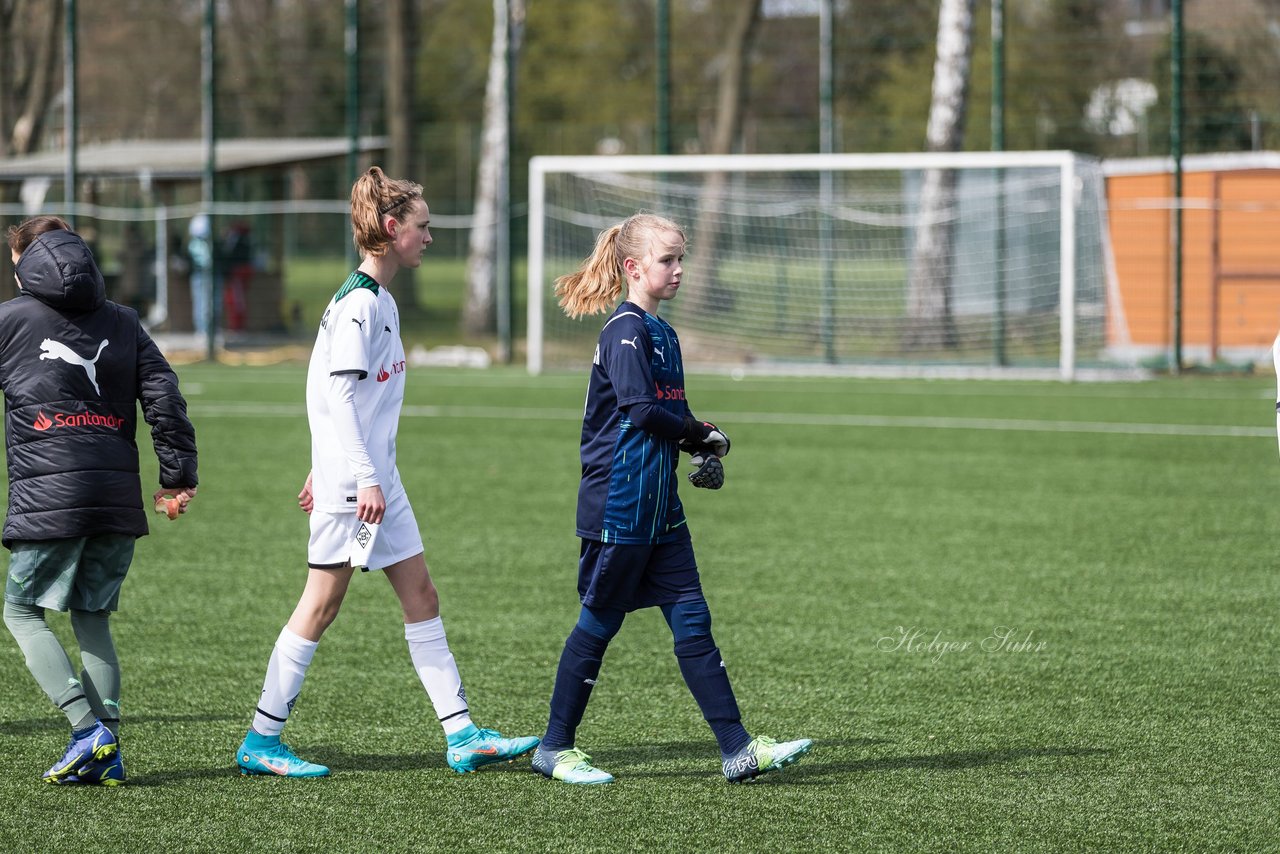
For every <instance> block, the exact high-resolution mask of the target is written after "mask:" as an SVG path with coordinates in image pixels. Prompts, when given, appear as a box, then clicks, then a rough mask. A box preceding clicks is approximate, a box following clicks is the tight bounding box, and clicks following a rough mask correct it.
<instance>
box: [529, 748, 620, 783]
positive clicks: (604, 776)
mask: <svg viewBox="0 0 1280 854" xmlns="http://www.w3.org/2000/svg"><path fill="white" fill-rule="evenodd" d="M533 770H534V771H537V772H538V773H539V774H541V775H542V776H544V777H550V778H551V779H552V780H563V781H564V782H566V783H577V784H578V785H583V786H594V785H599V784H600V783H612V782H613V775H612V774H610V773H609V772H608V771H601V770H600V769H599V768H597V767H595V766H594V765H592V764H591V757H590V756H588V755H587V754H585V753H583V752H582V751H581V750H579V749H578V748H576V747H571V748H569V749H568V750H561V751H559V752H552V751H550V750H539V751H538V752H537V753H535V754H533Z"/></svg>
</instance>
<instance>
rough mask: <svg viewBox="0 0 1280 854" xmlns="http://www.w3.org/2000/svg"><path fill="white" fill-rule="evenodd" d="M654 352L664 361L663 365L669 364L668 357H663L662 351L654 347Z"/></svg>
mask: <svg viewBox="0 0 1280 854" xmlns="http://www.w3.org/2000/svg"><path fill="white" fill-rule="evenodd" d="M653 352H655V353H657V354H658V358H659V359H661V360H662V364H664V365H665V364H666V363H667V357H666V356H664V355H662V351H661V350H659V349H658V348H657V347H654V348H653Z"/></svg>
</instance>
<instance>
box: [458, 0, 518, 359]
mask: <svg viewBox="0 0 1280 854" xmlns="http://www.w3.org/2000/svg"><path fill="white" fill-rule="evenodd" d="M524 18H525V0H493V38H492V40H491V42H490V48H489V76H488V81H487V83H486V85H485V90H484V127H483V130H482V132H481V139H480V165H479V168H478V170H477V174H476V196H475V199H476V200H475V207H474V209H473V210H472V224H471V239H470V254H469V255H468V256H467V296H466V302H465V303H464V305H463V307H462V328H463V331H464V332H466V333H467V334H469V335H480V334H484V333H486V332H491V331H492V330H493V328H494V322H495V307H496V301H495V298H496V290H497V286H496V282H497V263H496V259H497V250H498V217H499V216H503V215H505V212H503V211H500V210H499V209H498V195H499V191H500V189H501V187H500V182H501V180H502V177H503V170H504V168H507V169H509V168H510V164H508V163H507V162H506V159H507V151H508V146H509V140H510V138H511V137H510V134H511V128H510V116H509V115H508V114H507V87H508V86H510V85H511V81H509V80H508V79H507V52H508V50H510V53H511V56H512V57H513V58H514V57H516V56H518V55H519V53H520V42H521V36H522V34H523V32H524Z"/></svg>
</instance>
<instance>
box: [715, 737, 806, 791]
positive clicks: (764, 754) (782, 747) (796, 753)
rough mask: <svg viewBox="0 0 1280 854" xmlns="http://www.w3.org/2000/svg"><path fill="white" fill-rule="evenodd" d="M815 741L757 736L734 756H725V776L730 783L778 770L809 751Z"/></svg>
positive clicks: (751, 778)
mask: <svg viewBox="0 0 1280 854" xmlns="http://www.w3.org/2000/svg"><path fill="white" fill-rule="evenodd" d="M811 747H813V742H812V741H811V740H809V739H807V738H802V739H799V740H798V741H782V742H778V741H774V740H773V739H772V738H765V737H763V736H761V737H760V738H755V739H752V740H751V743H750V744H748V745H747V746H746V747H744V748H742V749H741V750H739V751H738V752H737V753H735V754H734V755H732V756H728V757H725V759H724V764H723V766H722V767H723V769H724V778H725V779H726V780H728V781H729V782H730V783H741V782H743V781H745V780H753V779H755V778H756V777H759V776H760V775H761V774H768V773H769V772H770V771H777V770H778V769H779V768H782V767H784V766H786V765H790V764H791V763H793V762H795V761H796V760H798V759H799V758H800V757H801V756H804V755H805V754H806V753H808V752H809V748H811Z"/></svg>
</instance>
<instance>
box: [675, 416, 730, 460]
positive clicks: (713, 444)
mask: <svg viewBox="0 0 1280 854" xmlns="http://www.w3.org/2000/svg"><path fill="white" fill-rule="evenodd" d="M680 450H682V451H684V452H685V453H686V454H690V455H693V454H698V453H702V454H703V455H704V456H705V455H706V454H707V453H711V454H715V455H716V456H717V457H723V456H725V455H726V454H728V453H729V437H728V436H726V435H725V433H724V431H723V430H721V429H720V428H719V427H717V426H716V425H714V424H712V423H711V422H710V421H698V420H696V419H694V418H691V417H690V416H688V415H686V416H685V419H684V432H683V433H681V434H680Z"/></svg>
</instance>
